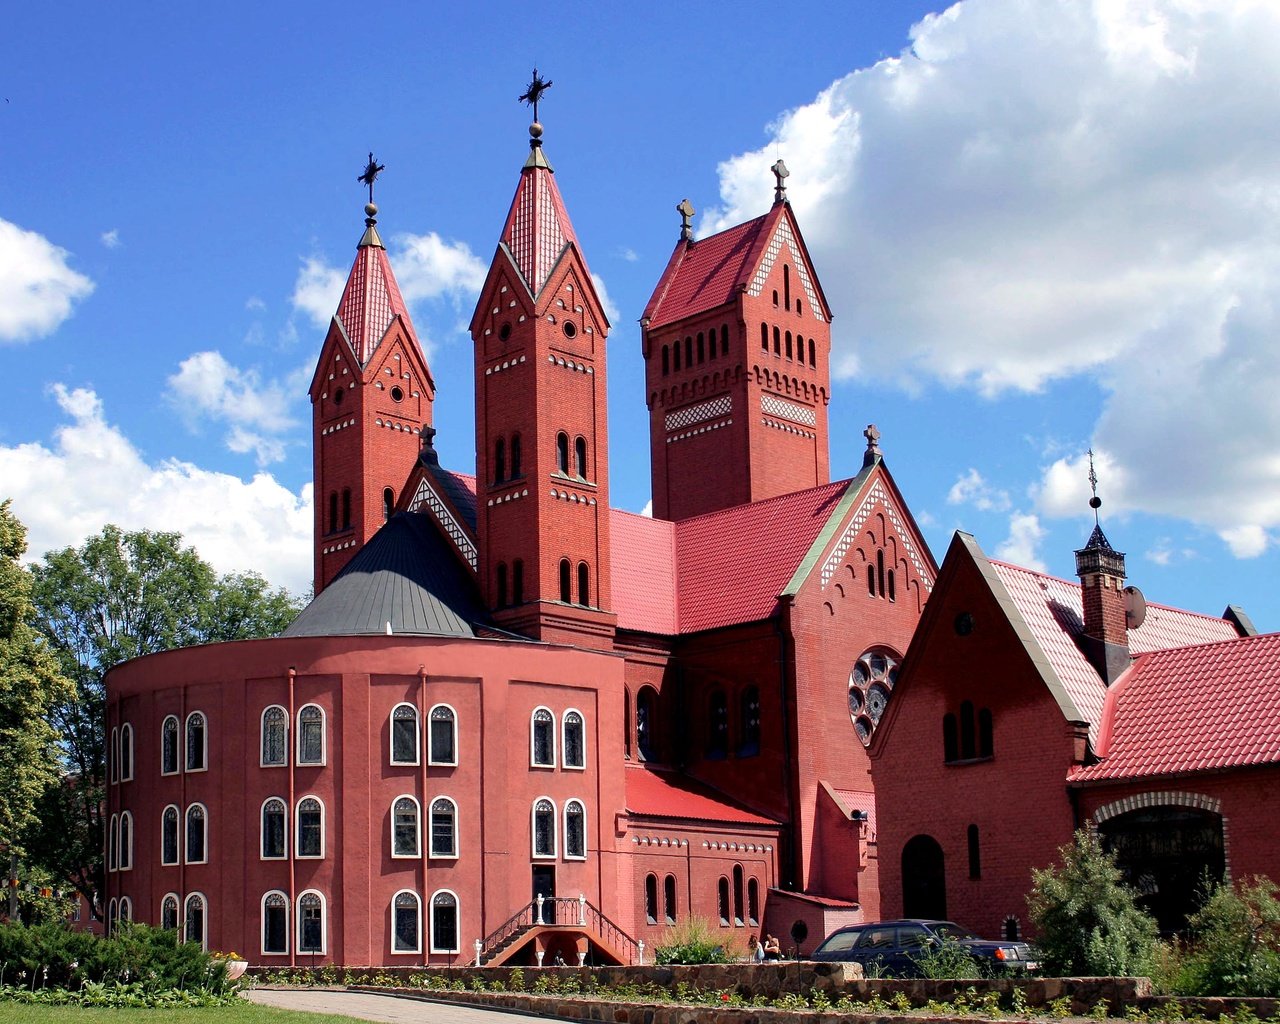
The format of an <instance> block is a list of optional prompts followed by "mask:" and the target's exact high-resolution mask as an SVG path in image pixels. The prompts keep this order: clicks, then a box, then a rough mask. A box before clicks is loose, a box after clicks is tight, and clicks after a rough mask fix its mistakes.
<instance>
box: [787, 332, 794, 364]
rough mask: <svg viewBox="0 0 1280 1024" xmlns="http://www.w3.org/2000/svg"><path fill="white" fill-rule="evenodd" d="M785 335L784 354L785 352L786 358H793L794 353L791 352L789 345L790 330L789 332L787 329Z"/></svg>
mask: <svg viewBox="0 0 1280 1024" xmlns="http://www.w3.org/2000/svg"><path fill="white" fill-rule="evenodd" d="M785 337H786V349H785V351H786V354H787V358H788V359H794V358H795V355H794V354H793V350H792V347H791V332H790V331H787V333H786V335H785Z"/></svg>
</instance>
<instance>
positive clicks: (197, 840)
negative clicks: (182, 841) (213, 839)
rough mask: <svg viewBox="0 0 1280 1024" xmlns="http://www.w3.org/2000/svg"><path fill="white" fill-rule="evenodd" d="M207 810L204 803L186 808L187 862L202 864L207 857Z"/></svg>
mask: <svg viewBox="0 0 1280 1024" xmlns="http://www.w3.org/2000/svg"><path fill="white" fill-rule="evenodd" d="M208 814H209V812H208V811H207V810H206V809H205V806H204V804H192V805H191V806H190V807H188V808H187V863H188V864H204V863H205V862H206V861H207V860H208V859H209V819H208Z"/></svg>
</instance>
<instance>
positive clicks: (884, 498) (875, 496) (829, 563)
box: [822, 480, 933, 593]
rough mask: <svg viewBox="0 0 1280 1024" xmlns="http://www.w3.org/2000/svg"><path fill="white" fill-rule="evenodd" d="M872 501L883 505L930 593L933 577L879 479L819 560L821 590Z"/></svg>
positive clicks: (866, 514)
mask: <svg viewBox="0 0 1280 1024" xmlns="http://www.w3.org/2000/svg"><path fill="white" fill-rule="evenodd" d="M876 504H880V505H883V506H884V510H885V514H886V515H888V517H889V521H890V522H891V523H893V528H894V529H895V530H897V532H898V537H899V539H900V540H901V541H902V546H903V548H905V549H906V552H907V557H908V558H910V559H911V564H912V565H913V566H915V570H916V574H917V575H918V576H919V577H920V582H921V583H923V584H924V589H925V590H927V591H929V592H930V593H932V592H933V577H932V576H930V575H929V571H928V570H927V569H926V568H925V566H924V561H923V560H922V559H921V558H920V555H919V553H918V552H917V551H916V549H915V545H914V544H912V543H911V535H910V533H908V532H907V529H906V526H905V525H904V524H903V522H902V517H901V516H900V515H899V514H898V510H897V509H896V508H895V507H894V505H893V502H892V501H890V500H889V493H888V492H887V491H886V490H885V489H884V487H883V486H882V485H881V483H880V481H879V480H877V481H876V483H875V486H873V487H872V488H871V490H870V492H868V494H867V496H866V498H864V499H863V501H862V504H861V505H859V506H858V511H857V512H855V513H854V514H853V518H852V519H850V520H849V525H848V526H846V527H845V528H844V533H842V534H841V535H840V539H839V540H838V541H837V542H836V546H835V547H834V548H833V549H832V550H831V554H829V555H828V556H827V560H826V561H825V562H823V563H822V589H823V590H825V589H826V587H827V584H828V583H830V582H831V577H833V576H834V575H835V574H836V570H837V569H838V568H839V567H840V563H842V562H843V561H844V556H845V555H847V554H848V553H849V549H850V548H851V547H853V541H854V538H856V537H857V536H858V533H859V531H860V530H861V529H862V524H863V523H865V522H866V521H867V518H868V517H869V516H870V515H871V510H872V508H874V507H875V506H876Z"/></svg>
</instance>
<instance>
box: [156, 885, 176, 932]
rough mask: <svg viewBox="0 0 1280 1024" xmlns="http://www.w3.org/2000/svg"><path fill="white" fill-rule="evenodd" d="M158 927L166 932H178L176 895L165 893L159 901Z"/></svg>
mask: <svg viewBox="0 0 1280 1024" xmlns="http://www.w3.org/2000/svg"><path fill="white" fill-rule="evenodd" d="M160 927H161V928H164V929H165V930H166V931H171V932H176V931H177V930H178V894H177V893H176V892H167V893H165V894H164V899H162V900H161V901H160Z"/></svg>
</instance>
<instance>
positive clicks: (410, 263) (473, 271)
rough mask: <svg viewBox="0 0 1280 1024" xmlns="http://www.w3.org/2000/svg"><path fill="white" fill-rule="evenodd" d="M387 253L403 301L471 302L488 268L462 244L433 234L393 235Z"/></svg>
mask: <svg viewBox="0 0 1280 1024" xmlns="http://www.w3.org/2000/svg"><path fill="white" fill-rule="evenodd" d="M392 245H393V247H394V248H393V249H392V250H391V251H390V252H388V254H387V255H388V258H389V259H390V261H391V268H392V270H394V271H395V275H396V283H397V284H399V285H400V293H401V294H402V295H403V296H404V300H405V302H408V303H410V304H413V303H415V302H419V301H421V300H423V299H438V298H442V297H448V298H452V299H454V300H456V301H461V300H463V299H467V298H471V299H474V298H475V296H476V295H477V294H478V293H479V291H480V288H481V287H482V286H483V285H484V276H485V272H486V271H487V270H488V267H487V266H486V265H485V264H484V263H483V262H482V261H481V260H479V259H477V258H476V256H475V254H474V253H472V251H471V247H470V246H468V245H467V244H466V243H465V242H446V241H445V240H444V239H443V238H441V237H440V236H439V235H438V234H436V233H435V232H434V231H429V232H427V233H426V234H425V235H396V236H395V238H394V239H392Z"/></svg>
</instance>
